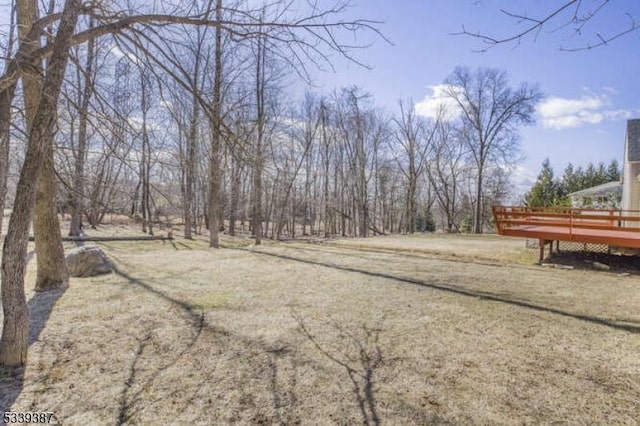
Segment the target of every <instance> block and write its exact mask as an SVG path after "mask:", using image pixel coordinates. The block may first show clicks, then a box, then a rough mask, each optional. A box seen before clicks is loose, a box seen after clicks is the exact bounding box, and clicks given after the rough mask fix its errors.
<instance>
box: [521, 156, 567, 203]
mask: <svg viewBox="0 0 640 426" xmlns="http://www.w3.org/2000/svg"><path fill="white" fill-rule="evenodd" d="M564 200H565V194H564V190H563V187H562V185H561V184H560V182H558V181H557V180H556V179H555V178H554V175H553V167H551V162H550V161H549V159H548V158H546V159H545V160H544V161H543V162H542V170H541V171H540V174H539V175H538V178H537V179H536V183H535V184H534V185H533V187H532V188H531V191H529V192H528V193H527V194H526V195H525V202H526V204H527V205H529V206H558V205H562V204H564Z"/></svg>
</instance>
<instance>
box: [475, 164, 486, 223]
mask: <svg viewBox="0 0 640 426" xmlns="http://www.w3.org/2000/svg"><path fill="white" fill-rule="evenodd" d="M483 169H484V165H480V167H479V168H478V182H477V183H476V205H475V212H474V214H473V233H474V234H482V212H483V209H482V207H483V206H482V184H483V182H482V180H483V177H484V176H483V171H484V170H483Z"/></svg>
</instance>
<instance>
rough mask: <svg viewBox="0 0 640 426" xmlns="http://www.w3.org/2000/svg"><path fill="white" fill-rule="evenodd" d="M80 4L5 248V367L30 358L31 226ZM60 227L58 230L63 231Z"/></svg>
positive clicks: (57, 60) (51, 82) (39, 115)
mask: <svg viewBox="0 0 640 426" xmlns="http://www.w3.org/2000/svg"><path fill="white" fill-rule="evenodd" d="M80 3H81V2H80V0H67V1H66V2H65V5H64V9H63V12H62V17H61V19H60V23H59V26H58V31H57V34H56V37H55V40H54V42H53V47H52V53H51V57H50V60H49V63H48V64H47V69H46V77H45V80H44V84H43V86H42V87H43V89H42V96H41V98H40V102H39V104H38V109H37V111H36V113H35V115H34V118H33V124H32V126H31V127H30V129H29V140H28V143H27V152H26V154H25V161H24V164H23V166H22V171H21V173H20V179H19V180H18V188H17V190H16V198H15V201H14V208H13V214H12V215H11V219H10V220H9V230H8V232H7V237H6V238H5V241H4V246H3V250H2V307H3V312H4V323H3V328H2V337H1V338H0V365H4V366H20V365H23V364H24V363H25V362H26V360H27V347H28V339H27V338H28V334H29V310H28V308H27V304H26V300H25V294H24V273H25V267H26V262H25V259H26V255H27V242H28V236H29V224H30V223H31V219H32V218H33V212H34V206H35V197H36V191H37V188H38V183H39V180H40V177H41V175H42V173H41V172H42V168H43V167H42V166H43V164H44V161H45V159H46V150H47V146H50V145H51V144H52V140H53V136H54V133H55V124H56V120H55V119H56V116H57V114H55V109H56V107H57V104H58V97H59V95H60V88H61V86H62V81H63V79H64V72H65V68H66V65H67V61H68V57H69V47H70V43H71V38H72V36H73V32H74V29H75V25H76V22H77V20H78V15H79V13H80V10H81V7H80V6H81V5H80ZM58 230H59V228H58V229H56V231H57V232H59V231H58Z"/></svg>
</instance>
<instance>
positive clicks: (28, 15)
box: [16, 0, 69, 291]
mask: <svg viewBox="0 0 640 426" xmlns="http://www.w3.org/2000/svg"><path fill="white" fill-rule="evenodd" d="M16 4H17V21H18V34H19V37H20V42H21V43H25V42H26V43H33V44H34V45H36V47H37V48H39V46H40V40H39V39H38V38H36V39H34V40H32V41H28V40H27V35H28V32H29V29H30V28H31V27H32V26H33V24H34V23H35V22H36V21H37V20H38V3H37V1H36V0H20V1H18V2H17V3H16ZM43 71H44V69H43V67H42V63H41V62H39V61H36V62H34V63H33V64H32V67H31V68H30V69H29V70H28V71H27V72H26V73H25V75H24V76H23V79H22V91H23V94H24V104H25V117H26V128H27V129H28V130H30V129H31V128H32V127H33V125H34V124H33V123H34V119H35V114H36V112H37V110H38V104H39V102H40V96H41V92H42V84H43V81H42V74H43ZM51 112H52V113H53V114H56V115H57V109H56V108H53V109H52V110H51ZM46 142H47V144H46V145H45V147H44V150H45V153H44V155H45V159H44V162H43V164H42V179H40V181H39V185H38V190H37V192H36V204H35V212H34V213H35V215H34V224H33V228H34V235H35V245H36V252H37V253H38V256H37V258H36V259H37V264H38V271H37V278H36V289H37V290H40V291H41V290H47V289H49V288H56V287H62V286H66V285H67V283H68V280H69V275H68V273H67V268H66V265H65V262H64V249H63V247H62V239H61V235H60V223H59V220H58V214H57V211H56V208H55V206H56V204H55V196H56V185H55V183H56V175H55V171H54V162H53V137H51V138H50V139H47V140H46Z"/></svg>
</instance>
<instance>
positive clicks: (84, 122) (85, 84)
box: [69, 19, 96, 237]
mask: <svg viewBox="0 0 640 426" xmlns="http://www.w3.org/2000/svg"><path fill="white" fill-rule="evenodd" d="M93 22H94V21H93V19H89V28H93V26H94V24H93ZM95 46H96V41H95V39H90V40H89V41H88V42H87V54H86V58H85V63H84V68H83V69H82V70H81V72H80V68H78V70H79V72H78V74H83V78H80V76H78V84H82V94H81V97H80V103H79V105H80V106H79V110H78V113H79V123H78V147H77V149H76V151H75V167H74V176H73V191H72V192H71V204H72V213H71V223H70V224H69V236H72V237H74V236H79V235H80V234H81V232H82V215H83V213H84V197H85V191H84V189H85V185H84V181H85V170H84V169H85V163H86V161H87V144H88V141H87V139H88V135H87V126H88V122H89V103H90V101H91V96H92V95H93V79H94V52H95ZM81 82H82V83H81Z"/></svg>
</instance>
